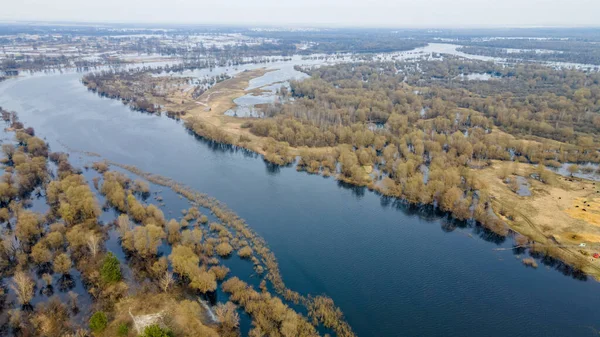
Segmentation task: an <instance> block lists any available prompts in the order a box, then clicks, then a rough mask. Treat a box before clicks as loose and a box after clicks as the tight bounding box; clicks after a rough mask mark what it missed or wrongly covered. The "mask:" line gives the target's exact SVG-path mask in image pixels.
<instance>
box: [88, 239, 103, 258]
mask: <svg viewBox="0 0 600 337" xmlns="http://www.w3.org/2000/svg"><path fill="white" fill-rule="evenodd" d="M99 243H100V238H99V237H98V236H97V235H96V234H93V233H92V234H90V236H88V238H87V245H88V248H89V249H90V253H91V254H92V257H96V255H97V254H98V249H99V247H100V245H99Z"/></svg>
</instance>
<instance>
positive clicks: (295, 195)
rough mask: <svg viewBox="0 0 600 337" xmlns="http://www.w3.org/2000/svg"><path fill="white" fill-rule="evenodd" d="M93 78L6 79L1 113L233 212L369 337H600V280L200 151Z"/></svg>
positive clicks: (465, 229)
mask: <svg viewBox="0 0 600 337" xmlns="http://www.w3.org/2000/svg"><path fill="white" fill-rule="evenodd" d="M81 76H82V75H81V74H78V73H64V74H50V75H47V74H40V75H35V76H25V77H21V78H17V79H11V80H7V81H4V82H2V83H0V106H2V107H4V108H5V109H9V110H15V111H17V112H18V113H19V116H20V118H21V120H22V121H23V122H24V123H25V124H26V125H28V126H32V127H34V128H35V130H36V132H37V134H38V135H39V136H41V137H45V139H46V140H47V141H48V142H49V143H50V146H51V148H52V149H53V150H54V151H61V150H62V151H65V148H64V147H63V145H61V144H65V145H67V146H68V147H70V148H74V149H79V150H84V151H91V152H96V153H98V154H100V155H102V156H103V157H104V158H106V159H109V160H112V161H116V162H120V163H123V164H132V165H136V166H138V167H139V168H141V169H142V170H145V171H149V172H153V173H157V174H160V175H164V176H167V177H171V178H173V179H175V180H177V181H179V182H182V183H184V184H187V185H189V186H191V187H193V188H194V189H196V190H198V191H201V192H204V193H207V194H209V195H211V196H214V197H216V198H217V199H219V200H221V201H223V202H225V203H226V204H228V205H229V206H230V207H231V208H232V209H233V210H235V211H236V212H237V213H238V214H239V215H240V216H242V217H243V218H245V219H246V220H247V221H248V223H249V224H250V225H251V226H252V227H253V228H254V229H255V230H256V231H257V232H258V233H259V234H260V235H262V236H263V237H264V238H265V239H266V240H267V242H268V243H269V245H270V247H271V249H272V251H273V252H274V253H275V255H276V256H277V258H278V260H279V264H280V269H281V272H282V275H283V278H284V281H285V282H286V284H287V286H288V287H289V288H291V289H293V290H296V291H299V292H301V293H303V294H315V295H316V294H322V293H324V294H327V295H329V296H331V297H332V298H333V299H334V300H335V302H336V304H337V305H338V306H340V307H341V309H342V310H343V311H344V313H345V315H346V317H347V320H348V322H349V323H350V325H351V326H352V327H353V329H354V330H355V332H357V334H358V336H363V337H364V336H367V337H369V336H373V337H374V336H439V335H445V336H467V335H469V336H472V335H480V336H506V335H510V336H594V335H598V332H597V330H596V329H600V319H599V318H600V315H599V314H598V313H597V310H598V309H597V308H599V307H600V284H599V283H597V282H596V281H593V280H590V279H585V278H584V279H582V278H581V277H573V275H571V274H570V270H569V269H568V268H561V264H559V263H558V264H557V263H553V264H552V265H549V266H546V265H544V264H542V263H540V267H539V268H538V269H532V268H526V267H524V266H523V264H522V263H521V261H520V259H519V258H517V257H516V256H515V255H514V254H513V252H511V251H510V250H509V251H495V250H494V248H497V247H510V246H511V244H512V240H511V239H506V240H504V241H503V240H499V239H498V238H497V237H495V236H493V235H491V234H489V233H486V232H485V231H483V230H481V229H480V228H479V227H474V226H467V225H464V224H453V223H451V222H449V221H447V219H446V218H445V216H444V215H441V214H436V213H434V212H432V211H429V210H419V209H411V208H408V207H406V206H404V205H403V204H401V203H397V202H394V201H393V200H389V199H382V198H381V197H380V196H378V195H376V194H375V193H372V192H369V191H368V190H364V189H360V188H349V187H346V186H343V185H341V184H339V183H337V182H336V181H335V180H333V179H332V178H323V177H320V176H315V175H309V174H305V173H298V172H296V170H295V169H294V168H273V167H271V166H269V165H266V164H265V162H264V161H263V160H262V159H261V158H260V157H257V156H255V155H248V154H246V153H244V152H242V151H235V150H232V149H231V148H229V147H227V146H214V144H211V143H208V142H203V141H198V140H197V139H196V138H195V137H194V136H192V135H190V134H189V133H188V132H187V131H186V130H185V129H184V128H183V126H182V125H181V123H178V122H177V121H174V120H171V119H168V118H166V117H159V116H155V115H147V114H142V113H139V112H135V111H131V110H130V109H128V108H127V107H125V106H123V105H122V104H121V103H120V102H119V101H116V100H109V99H104V98H100V97H98V96H97V95H95V94H93V93H91V92H88V91H87V90H86V88H85V87H84V86H83V85H82V84H81V83H80V82H79V79H80V78H81ZM521 257H522V256H521ZM576 276H577V275H576Z"/></svg>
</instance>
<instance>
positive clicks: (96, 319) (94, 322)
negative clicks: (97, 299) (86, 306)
mask: <svg viewBox="0 0 600 337" xmlns="http://www.w3.org/2000/svg"><path fill="white" fill-rule="evenodd" d="M107 325H108V319H107V318H106V314H105V313H104V312H102V311H96V312H95V313H94V314H93V315H92V317H91V318H90V329H91V330H92V331H93V332H96V333H98V332H102V330H104V329H105V328H106V326H107Z"/></svg>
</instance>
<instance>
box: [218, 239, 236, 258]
mask: <svg viewBox="0 0 600 337" xmlns="http://www.w3.org/2000/svg"><path fill="white" fill-rule="evenodd" d="M216 250H217V254H219V255H221V256H228V255H229V254H231V251H232V250H233V247H231V245H230V244H229V243H227V242H223V243H220V244H218V245H217V247H216Z"/></svg>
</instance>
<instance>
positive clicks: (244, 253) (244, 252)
mask: <svg viewBox="0 0 600 337" xmlns="http://www.w3.org/2000/svg"><path fill="white" fill-rule="evenodd" d="M238 255H239V257H241V258H243V259H247V258H249V257H250V256H252V248H250V247H249V246H244V247H242V248H240V250H239V251H238Z"/></svg>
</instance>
